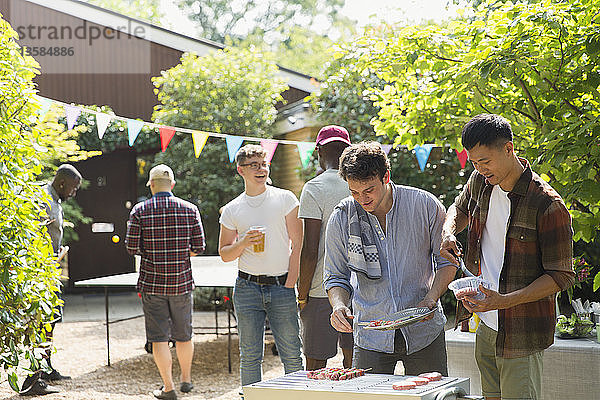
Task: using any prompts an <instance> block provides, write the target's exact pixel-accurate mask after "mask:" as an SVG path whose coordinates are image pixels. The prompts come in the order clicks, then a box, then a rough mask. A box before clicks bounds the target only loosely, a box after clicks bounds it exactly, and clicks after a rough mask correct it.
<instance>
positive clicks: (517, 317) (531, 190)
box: [454, 158, 575, 358]
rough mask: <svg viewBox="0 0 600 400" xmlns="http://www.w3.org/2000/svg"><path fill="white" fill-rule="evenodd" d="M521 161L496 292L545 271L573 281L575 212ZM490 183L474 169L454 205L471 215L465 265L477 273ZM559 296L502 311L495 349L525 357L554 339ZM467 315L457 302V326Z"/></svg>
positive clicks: (565, 282) (565, 283)
mask: <svg viewBox="0 0 600 400" xmlns="http://www.w3.org/2000/svg"><path fill="white" fill-rule="evenodd" d="M519 160H520V161H521V163H522V164H523V166H524V167H525V170H524V171H523V174H522V175H521V177H520V178H519V180H518V181H517V183H516V184H515V187H514V188H513V189H512V191H511V192H510V193H509V194H508V197H509V199H510V217H509V222H508V230H507V233H506V245H505V246H506V247H505V252H504V263H503V267H502V271H501V273H500V284H499V289H498V291H499V293H510V292H513V291H515V290H518V289H522V288H524V287H526V286H528V285H529V284H530V283H532V282H533V281H534V280H536V279H537V278H539V277H540V276H541V275H543V274H548V275H550V276H551V277H552V278H553V279H554V281H555V282H556V284H557V285H558V286H559V287H560V288H561V290H564V289H566V288H568V287H570V286H571V285H572V284H573V283H574V282H575V273H574V272H573V229H572V227H571V215H570V214H569V211H568V210H567V208H566V206H565V204H564V202H563V201H562V199H561V197H560V195H559V194H558V193H557V192H556V191H555V190H554V189H553V188H552V187H551V186H550V185H548V183H546V182H545V181H544V180H543V179H541V178H540V177H539V176H538V175H537V174H536V173H534V172H532V171H531V167H530V166H529V163H528V162H527V160H525V159H523V158H520V159H519ZM492 188H493V186H492V185H489V184H487V183H486V182H485V178H484V177H483V176H482V175H481V174H479V173H478V172H477V171H474V172H473V174H472V175H471V177H470V178H469V181H468V182H467V184H466V185H465V187H464V189H463V191H462V192H461V194H460V195H458V197H457V198H456V200H455V201H454V205H455V206H456V208H457V209H458V210H459V211H461V212H463V213H464V214H465V215H467V216H468V217H469V231H468V248H467V252H466V257H465V265H466V266H467V268H468V269H469V270H470V271H471V272H473V273H475V274H480V273H481V267H480V264H479V263H480V256H481V235H482V233H483V228H484V226H485V222H486V218H487V214H488V208H489V204H490V196H491V193H492ZM555 297H556V295H552V296H548V297H545V298H543V299H540V300H538V301H535V302H531V303H525V304H519V305H518V306H515V307H512V308H507V309H504V310H498V338H497V341H496V354H497V355H498V356H499V357H504V358H517V357H524V356H527V355H529V354H532V353H534V352H538V351H541V350H544V349H546V348H548V347H549V346H550V345H551V344H552V343H553V341H554V327H555V323H556V308H555ZM469 316H470V314H469V312H468V311H467V310H466V309H465V308H464V307H463V306H462V303H460V302H459V303H458V308H457V314H456V325H458V323H459V321H462V320H464V319H466V318H468V317H469Z"/></svg>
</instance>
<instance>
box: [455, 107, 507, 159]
mask: <svg viewBox="0 0 600 400" xmlns="http://www.w3.org/2000/svg"><path fill="white" fill-rule="evenodd" d="M512 140H513V132H512V129H511V128H510V122H508V120H507V119H506V118H504V117H502V116H500V115H497V114H479V115H477V116H475V117H473V118H472V119H471V120H470V121H469V122H467V123H466V124H465V127H464V128H463V130H462V145H463V147H464V148H465V149H467V150H471V149H472V148H473V147H475V146H477V145H481V146H498V145H500V146H501V145H504V144H505V143H506V142H512Z"/></svg>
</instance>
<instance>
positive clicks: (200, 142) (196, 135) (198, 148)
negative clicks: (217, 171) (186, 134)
mask: <svg viewBox="0 0 600 400" xmlns="http://www.w3.org/2000/svg"><path fill="white" fill-rule="evenodd" d="M207 139H208V133H206V132H192V142H194V154H195V155H196V158H198V157H199V156H200V153H202V149H203V148H204V145H205V144H206V140H207Z"/></svg>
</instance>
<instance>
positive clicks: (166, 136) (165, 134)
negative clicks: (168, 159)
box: [158, 126, 175, 151]
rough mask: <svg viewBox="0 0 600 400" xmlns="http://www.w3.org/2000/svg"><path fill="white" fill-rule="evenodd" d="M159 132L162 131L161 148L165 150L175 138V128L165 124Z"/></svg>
mask: <svg viewBox="0 0 600 400" xmlns="http://www.w3.org/2000/svg"><path fill="white" fill-rule="evenodd" d="M158 132H159V133H160V148H161V149H162V151H165V150H166V149H167V146H168V145H169V142H170V141H171V139H173V135H175V129H173V128H171V127H167V126H163V127H161V128H159V129H158Z"/></svg>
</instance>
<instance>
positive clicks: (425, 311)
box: [358, 307, 437, 331]
mask: <svg viewBox="0 0 600 400" xmlns="http://www.w3.org/2000/svg"><path fill="white" fill-rule="evenodd" d="M436 310H437V308H434V309H433V310H430V309H429V308H427V307H413V308H407V309H404V310H402V311H398V312H395V313H394V314H392V315H390V317H389V319H383V318H382V319H381V320H382V321H391V323H390V324H387V325H379V326H370V324H371V321H369V322H359V323H358V325H359V326H362V327H363V328H364V329H368V330H377V331H389V330H395V329H398V328H401V327H403V326H406V325H410V324H414V323H415V322H419V321H422V320H423V319H425V318H427V317H428V316H430V315H431V314H433V313H434V312H435V311H436Z"/></svg>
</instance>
